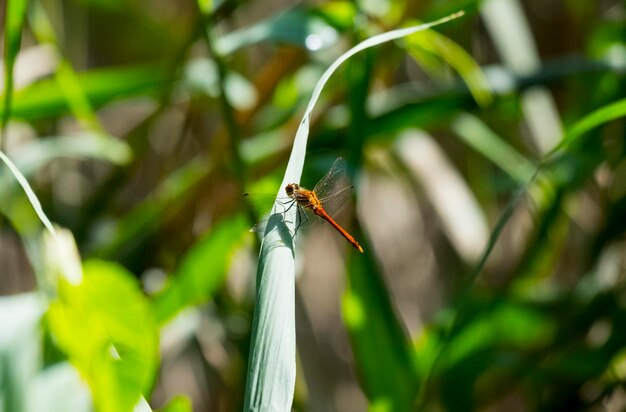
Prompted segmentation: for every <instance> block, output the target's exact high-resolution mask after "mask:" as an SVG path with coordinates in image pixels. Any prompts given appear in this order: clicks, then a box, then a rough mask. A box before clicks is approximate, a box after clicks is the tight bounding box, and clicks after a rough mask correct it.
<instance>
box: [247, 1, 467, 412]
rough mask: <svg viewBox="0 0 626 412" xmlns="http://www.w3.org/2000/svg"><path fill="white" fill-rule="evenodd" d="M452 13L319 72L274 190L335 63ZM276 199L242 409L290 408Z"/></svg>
mask: <svg viewBox="0 0 626 412" xmlns="http://www.w3.org/2000/svg"><path fill="white" fill-rule="evenodd" d="M462 14H463V13H457V14H454V15H451V16H448V17H446V18H443V19H441V20H438V21H435V22H433V23H428V24H424V25H421V26H417V27H409V28H405V29H399V30H393V31H390V32H386V33H382V34H379V35H377V36H373V37H371V38H369V39H367V40H365V41H363V42H361V43H359V44H357V45H356V46H354V47H353V48H351V49H350V50H348V51H347V52H346V53H344V54H342V55H341V56H340V57H339V58H338V59H337V60H335V61H334V62H333V63H332V64H331V65H330V67H328V69H326V71H325V72H324V73H323V74H322V76H321V78H320V79H319V80H318V82H317V84H316V85H315V88H314V90H313V93H312V96H311V98H310V100H309V104H308V105H307V108H306V110H305V112H304V115H303V117H302V120H301V122H300V125H299V126H298V130H297V132H296V137H295V139H294V143H293V148H292V151H291V155H290V157H289V163H288V164H287V170H286V171H285V176H284V178H283V182H282V184H281V185H280V190H279V192H278V194H277V196H281V195H282V193H281V192H282V188H283V187H285V186H286V185H287V184H288V183H292V182H299V181H300V177H301V175H302V168H303V166H304V159H305V155H306V146H307V140H308V136H309V118H310V115H311V112H312V111H313V108H314V107H315V104H316V102H317V100H318V98H319V96H320V94H321V92H322V89H323V88H324V86H325V84H326V82H327V81H328V79H329V78H330V76H332V74H333V73H334V72H335V70H337V68H338V67H339V66H340V65H341V64H342V63H344V62H345V61H346V60H348V59H349V58H350V57H352V56H354V55H355V54H356V53H358V52H360V51H363V50H365V49H367V48H369V47H374V46H377V45H379V44H382V43H385V42H389V41H392V40H396V39H399V38H401V37H404V36H408V35H410V34H413V33H416V32H418V31H420V30H425V29H427V28H429V27H432V26H434V25H437V24H441V23H444V22H446V21H449V20H451V19H454V18H457V17H459V16H461V15H462ZM278 208H280V206H279V205H278V204H275V206H274V209H273V213H275V214H274V215H273V216H271V217H270V219H269V221H268V224H267V227H266V230H265V234H264V236H263V241H262V243H261V252H260V257H259V266H258V270H257V301H256V306H255V308H254V321H253V325H252V341H251V348H250V362H249V364H248V373H247V378H246V395H245V403H244V411H266V410H267V411H285V410H289V409H291V404H292V401H293V393H294V386H295V376H296V359H295V353H296V342H295V314H294V311H295V304H294V288H295V285H294V280H295V274H296V271H295V250H294V247H293V235H292V233H295V226H294V225H295V222H296V216H295V213H296V208H291V210H290V211H288V212H287V213H284V214H281V213H276V212H277V210H278Z"/></svg>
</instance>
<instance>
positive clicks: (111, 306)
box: [47, 260, 158, 412]
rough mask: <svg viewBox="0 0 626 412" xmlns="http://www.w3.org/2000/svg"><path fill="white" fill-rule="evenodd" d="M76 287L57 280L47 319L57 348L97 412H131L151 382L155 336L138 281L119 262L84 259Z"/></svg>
mask: <svg viewBox="0 0 626 412" xmlns="http://www.w3.org/2000/svg"><path fill="white" fill-rule="evenodd" d="M83 271H84V278H83V281H82V282H81V283H80V284H78V285H71V284H69V283H67V282H66V281H64V280H61V281H60V282H59V288H58V299H56V300H55V301H53V302H52V303H51V304H50V307H49V310H48V314H47V319H48V323H49V327H50V330H51V333H52V335H53V337H54V341H55V343H56V344H57V345H58V347H59V348H60V349H61V350H62V351H63V352H65V353H66V354H67V356H68V358H69V360H70V362H72V364H74V365H75V366H76V368H77V369H78V370H79V371H80V373H81V375H82V376H83V378H84V379H85V380H86V381H87V383H88V384H89V386H90V388H91V391H92V395H93V400H94V405H95V407H96V410H98V411H100V412H108V411H111V412H114V411H116V412H124V411H131V410H132V409H133V407H134V406H135V405H136V404H137V403H138V402H139V400H140V399H141V395H142V394H144V393H146V392H147V391H148V390H149V389H150V388H151V386H152V384H153V382H154V377H155V373H156V370H157V366H158V334H157V328H156V322H155V319H154V315H153V313H152V311H151V308H150V305H149V303H148V301H147V298H146V297H145V296H144V295H143V293H142V291H141V289H140V287H139V284H138V282H137V280H136V279H135V278H134V276H133V275H132V274H131V273H129V272H127V271H126V270H125V269H124V268H122V267H121V266H119V265H117V264H114V263H108V262H104V261H96V260H92V261H87V262H85V263H84V266H83Z"/></svg>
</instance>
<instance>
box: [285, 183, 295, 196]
mask: <svg viewBox="0 0 626 412" xmlns="http://www.w3.org/2000/svg"><path fill="white" fill-rule="evenodd" d="M296 190H298V184H297V183H289V184H288V185H287V186H285V192H287V196H291V195H293V192H295V191H296Z"/></svg>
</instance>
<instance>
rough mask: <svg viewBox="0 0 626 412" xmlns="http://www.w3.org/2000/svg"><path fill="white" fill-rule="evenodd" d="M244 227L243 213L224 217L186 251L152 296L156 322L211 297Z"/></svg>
mask: <svg viewBox="0 0 626 412" xmlns="http://www.w3.org/2000/svg"><path fill="white" fill-rule="evenodd" d="M247 228H248V224H247V222H246V219H244V218H243V216H240V215H237V216H234V217H232V218H229V219H224V220H223V221H222V222H221V223H220V224H218V225H217V226H216V227H214V228H212V229H211V231H210V232H209V233H207V235H206V236H205V237H204V238H203V239H201V240H200V241H199V242H198V243H196V244H195V245H194V246H193V247H192V248H191V250H189V252H187V254H186V255H185V256H184V257H183V259H182V262H181V263H180V266H179V267H178V269H177V270H176V271H175V272H174V274H173V275H172V277H171V278H170V281H169V282H168V284H167V285H166V286H165V288H164V289H163V290H162V291H161V292H160V293H159V294H158V295H157V296H156V297H155V299H154V308H155V309H154V310H155V313H156V317H157V321H158V323H159V324H162V323H165V322H167V321H168V320H169V319H171V318H172V317H173V316H174V315H175V314H176V313H178V312H180V311H181V310H183V309H185V308H186V307H187V306H190V305H197V304H199V303H202V302H205V301H208V300H209V299H211V297H212V296H213V294H215V292H216V291H217V289H218V288H219V287H220V286H221V285H222V284H223V283H224V279H225V278H226V273H227V271H228V267H229V264H230V261H231V258H232V255H233V253H234V251H235V249H236V247H237V246H238V245H239V244H240V241H241V239H242V238H243V235H244V234H245V233H246V232H247Z"/></svg>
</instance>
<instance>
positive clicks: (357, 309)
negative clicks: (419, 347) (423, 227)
mask: <svg viewBox="0 0 626 412" xmlns="http://www.w3.org/2000/svg"><path fill="white" fill-rule="evenodd" d="M348 281H349V282H348V287H347V289H346V292H345V294H344V297H343V304H342V312H343V317H344V321H345V324H346V327H347V328H348V332H349V334H350V342H351V343H352V350H353V352H354V357H355V360H356V365H357V368H358V371H359V375H360V378H361V381H362V384H363V389H364V390H365V394H366V395H367V397H368V399H369V400H370V402H371V403H372V408H374V406H376V408H375V409H376V410H385V411H411V410H413V402H414V401H415V398H416V396H417V393H418V389H419V384H420V379H419V377H418V375H417V372H416V362H415V358H414V352H413V348H412V343H411V340H410V339H409V337H408V336H407V334H406V332H405V331H404V330H403V328H402V326H401V324H400V321H399V320H398V318H397V316H396V314H395V311H394V309H393V306H392V303H391V299H390V297H389V295H388V294H387V287H386V286H385V284H384V282H383V280H382V278H381V275H380V273H379V272H378V270H377V268H376V263H375V262H374V261H373V260H372V258H371V255H370V254H368V253H365V254H363V255H358V256H353V259H352V260H351V262H350V267H349V271H348Z"/></svg>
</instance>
